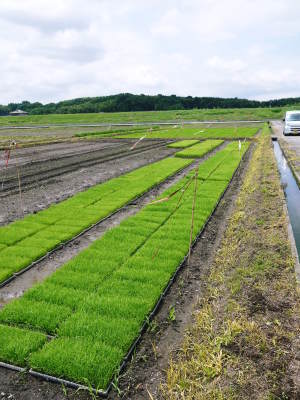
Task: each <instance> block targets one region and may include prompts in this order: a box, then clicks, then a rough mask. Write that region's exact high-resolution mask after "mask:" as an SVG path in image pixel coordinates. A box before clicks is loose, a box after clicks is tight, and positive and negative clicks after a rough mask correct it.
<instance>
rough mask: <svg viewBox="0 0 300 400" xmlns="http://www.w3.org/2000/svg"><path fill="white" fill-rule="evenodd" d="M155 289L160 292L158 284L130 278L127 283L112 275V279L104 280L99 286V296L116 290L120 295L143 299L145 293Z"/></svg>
mask: <svg viewBox="0 0 300 400" xmlns="http://www.w3.org/2000/svg"><path fill="white" fill-rule="evenodd" d="M153 291H154V292H157V294H159V293H160V289H159V287H157V286H156V285H153V284H148V283H145V282H140V281H130V282H129V281H128V280H127V281H126V284H124V282H123V281H121V280H119V279H118V277H115V275H112V276H111V278H110V279H108V280H106V281H105V282H103V284H102V285H100V286H99V288H98V294H99V296H107V295H110V294H111V293H114V292H115V293H118V295H119V296H124V297H129V298H131V297H136V298H141V299H143V297H144V296H145V293H148V292H153Z"/></svg>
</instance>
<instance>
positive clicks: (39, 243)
mask: <svg viewBox="0 0 300 400" xmlns="http://www.w3.org/2000/svg"><path fill="white" fill-rule="evenodd" d="M45 236H46V237H47V236H49V234H47V232H45ZM59 243H60V241H59V240H57V239H50V238H49V239H44V238H43V237H42V236H41V235H33V236H29V237H27V238H25V239H23V240H20V242H18V247H24V248H27V247H35V248H38V249H41V251H43V254H42V255H44V254H45V251H46V252H48V251H50V250H52V249H54V248H55V247H56V246H57V245H58V244H59Z"/></svg>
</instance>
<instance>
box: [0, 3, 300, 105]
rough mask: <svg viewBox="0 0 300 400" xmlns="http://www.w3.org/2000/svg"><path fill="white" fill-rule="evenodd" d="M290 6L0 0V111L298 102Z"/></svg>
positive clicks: (295, 32) (298, 32)
mask: <svg viewBox="0 0 300 400" xmlns="http://www.w3.org/2000/svg"><path fill="white" fill-rule="evenodd" d="M299 19H300V2H299V1H298V0H264V1H263V2H262V1H261V0H227V1H225V2H221V1H219V0H183V1H181V0H165V1H164V2H162V1H159V0H151V1H146V0H85V1H84V2H83V1H82V0H64V1H60V0H27V1H26V2H25V1H22V0H1V2H0V24H1V31H0V57H1V63H0V77H1V78H0V104H1V103H2V104H4V103H7V102H11V101H21V100H24V99H26V100H31V101H43V102H50V101H57V100H61V99H66V98H72V97H81V96H100V95H106V94H112V93H119V92H133V93H150V94H155V93H165V94H174V93H175V94H178V95H194V96H230V97H233V96H238V97H250V98H260V99H263V98H273V97H285V96H291V95H292V96H300V73H299V72H298V71H300V54H297V53H298V52H297V49H298V46H299V41H300V25H299Z"/></svg>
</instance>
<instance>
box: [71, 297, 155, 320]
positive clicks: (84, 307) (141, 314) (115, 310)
mask: <svg viewBox="0 0 300 400" xmlns="http://www.w3.org/2000/svg"><path fill="white" fill-rule="evenodd" d="M152 307H153V301H149V300H148V301H147V300H145V299H140V298H135V297H131V298H123V297H119V296H118V294H117V293H115V292H112V293H111V294H110V296H109V295H107V296H105V297H104V296H97V295H95V294H91V295H90V296H89V297H87V298H86V300H85V301H84V302H83V303H82V304H81V305H80V307H79V309H78V311H81V312H85V313H97V314H98V315H99V316H106V317H109V318H124V319H135V320H136V321H137V322H138V323H139V324H140V323H141V322H142V321H143V320H144V319H145V316H146V315H147V314H148V313H149V312H150V311H151V309H152Z"/></svg>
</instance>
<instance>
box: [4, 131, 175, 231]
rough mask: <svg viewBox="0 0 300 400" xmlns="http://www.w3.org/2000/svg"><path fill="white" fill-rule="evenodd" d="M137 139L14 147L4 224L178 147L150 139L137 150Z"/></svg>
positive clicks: (6, 182)
mask: <svg viewBox="0 0 300 400" xmlns="http://www.w3.org/2000/svg"><path fill="white" fill-rule="evenodd" d="M134 143H135V140H122V141H120V140H116V139H114V140H101V141H83V142H75V143H72V142H68V143H56V144H47V145H42V146H36V147H29V148H23V149H17V150H13V151H12V152H11V155H10V159H9V162H8V167H7V168H5V162H4V159H2V160H1V163H2V165H1V169H0V224H5V223H7V222H11V221H13V220H15V219H18V218H21V217H23V215H25V214H27V213H32V212H36V211H39V210H42V209H44V208H46V207H49V205H50V204H52V203H56V202H59V201H61V200H63V199H66V198H68V197H70V196H72V195H73V194H75V193H77V192H80V191H82V190H84V189H86V188H88V187H90V186H92V185H95V184H97V183H101V182H104V181H106V180H108V179H111V178H114V177H116V176H119V175H121V174H124V173H126V172H129V171H131V170H133V169H136V168H138V167H141V166H143V165H146V164H149V163H152V162H155V161H158V160H160V159H162V158H165V157H167V156H169V155H172V154H173V153H174V152H176V149H169V148H167V147H166V143H167V141H160V140H145V141H144V142H142V143H141V144H139V145H137V146H136V147H135V148H134V149H132V150H131V147H132V145H133V144H134ZM19 177H20V179H19ZM19 184H20V186H19ZM20 189H21V195H20Z"/></svg>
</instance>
